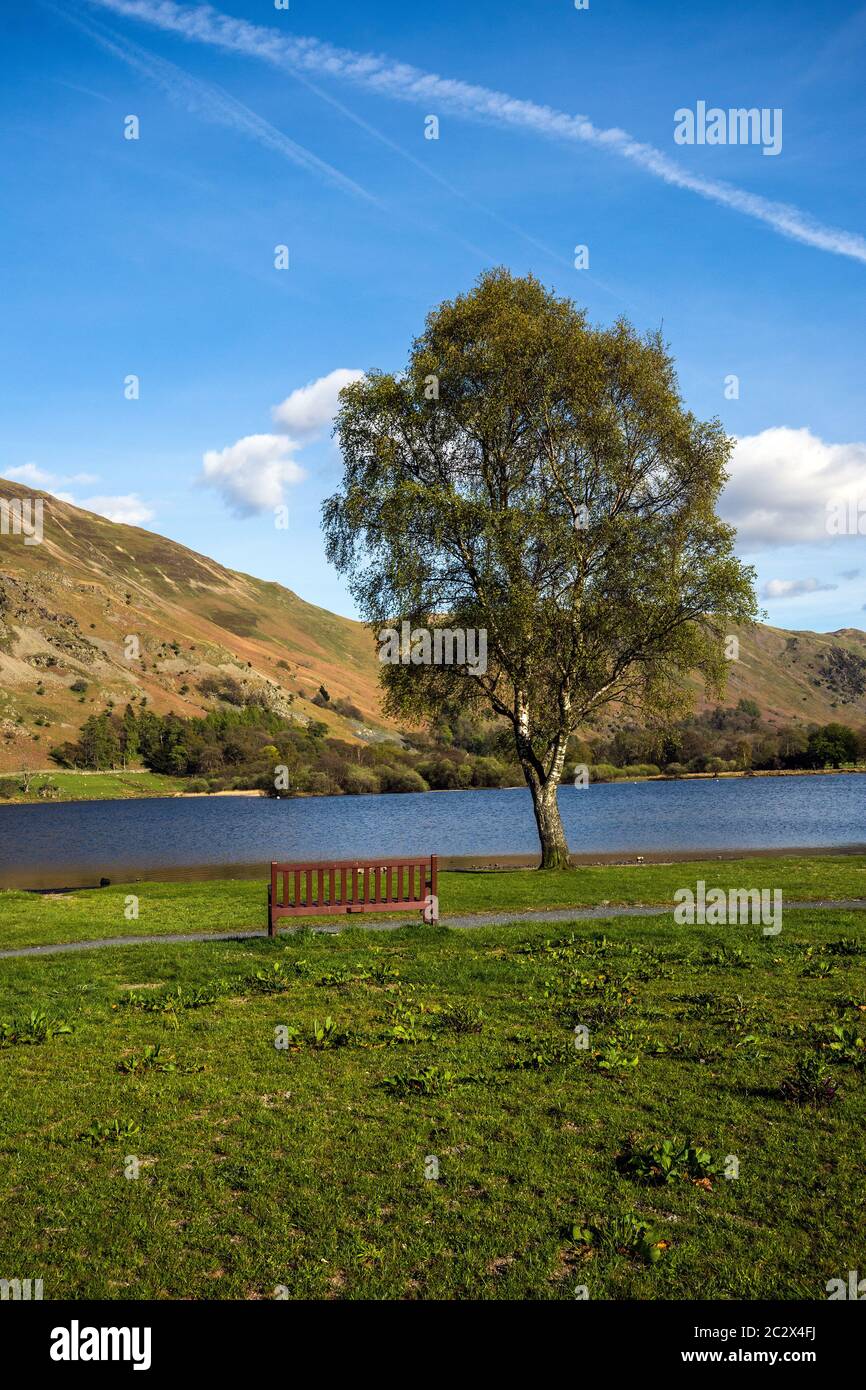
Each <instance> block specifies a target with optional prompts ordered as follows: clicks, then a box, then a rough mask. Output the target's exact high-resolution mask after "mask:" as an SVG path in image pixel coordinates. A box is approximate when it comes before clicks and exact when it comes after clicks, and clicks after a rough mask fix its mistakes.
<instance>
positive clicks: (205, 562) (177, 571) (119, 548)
mask: <svg viewBox="0 0 866 1390" xmlns="http://www.w3.org/2000/svg"><path fill="white" fill-rule="evenodd" d="M38 498H42V500H43V540H42V542H41V544H33V545H28V544H25V540H24V536H23V535H13V534H10V533H9V532H10V531H11V523H10V522H8V521H7V525H6V527H5V528H0V529H5V530H6V532H7V534H0V770H8V769H10V768H18V767H21V766H22V764H23V763H25V762H29V764H30V765H31V766H34V767H35V766H48V765H49V759H48V749H49V748H50V747H53V746H54V745H55V744H57V743H61V742H63V741H64V740H66V739H69V738H73V737H74V736H75V731H76V730H77V729H78V728H79V727H80V725H81V724H82V723H83V721H84V720H85V719H86V718H87V716H88V715H89V714H92V713H93V712H94V710H99V709H101V708H102V707H103V706H104V704H105V702H106V701H107V700H109V699H110V700H113V701H114V702H115V703H116V704H117V705H118V706H119V707H120V708H121V709H122V708H123V706H124V705H125V704H126V702H127V701H128V700H130V699H132V698H136V697H140V696H142V695H143V696H146V697H147V701H148V704H149V706H150V708H152V709H154V710H155V711H156V712H157V713H160V714H164V713H167V712H169V711H173V712H175V713H177V714H181V715H186V716H190V715H197V714H202V713H205V712H207V710H208V709H212V708H215V707H218V706H219V705H220V704H221V700H220V698H219V695H218V694H217V693H216V692H217V691H218V690H219V689H220V688H222V690H223V692H224V693H226V692H227V693H228V694H229V696H230V698H232V699H235V700H236V699H238V698H245V697H247V696H249V695H252V696H253V697H254V698H256V699H257V700H259V701H260V702H262V703H266V704H268V705H269V706H271V707H272V708H274V709H275V710H277V711H279V712H282V713H286V714H289V715H291V716H292V717H293V718H297V719H298V720H300V721H301V722H304V721H306V720H309V719H312V718H315V719H318V720H321V721H322V722H323V723H325V724H327V725H328V726H329V729H330V730H331V732H332V733H334V734H337V733H339V734H340V736H341V737H345V738H347V739H352V740H358V739H362V740H369V739H371V738H381V737H383V736H384V734H385V733H386V732H388V729H389V726H388V722H387V721H386V720H384V719H383V718H382V716H381V715H380V713H379V693H378V678H377V663H376V660H375V652H374V647H373V642H372V639H371V636H370V633H369V630H368V629H367V628H365V627H364V625H363V624H362V623H358V622H353V621H352V620H351V619H349V618H341V617H338V616H337V615H336V614H335V613H329V612H328V611H327V610H326V609H324V608H316V607H315V606H314V605H313V604H310V603H305V602H304V600H303V599H301V598H299V597H298V595H297V594H294V593H292V592H291V590H290V589H285V588H283V587H282V585H280V584H273V583H266V582H265V581H264V580H260V579H254V578H252V577H251V576H250V575H247V574H240V573H237V572H236V571H234V570H229V569H226V568H225V567H224V566H223V565H220V564H218V563H217V562H216V561H215V560H210V559H208V558H207V557H206V556H204V555H198V554H196V552H195V551H193V550H188V549H187V548H186V546H183V545H178V544H177V542H175V541H170V540H167V539H166V538H165V537H164V536H158V535H155V534H154V533H153V532H151V531H144V530H141V529H140V528H139V527H136V526H124V525H120V524H118V523H117V522H112V521H107V520H106V519H105V518H104V517H100V516H96V515H95V514H94V513H92V512H86V511H82V510H81V509H80V508H79V507H73V506H70V505H69V504H68V503H66V502H60V501H58V500H57V499H56V498H54V497H51V496H50V495H48V494H46V493H41V492H35V491H33V490H32V489H30V488H27V487H23V486H21V485H20V484H18V483H12V482H8V481H6V480H3V479H0V505H2V501H3V499H6V500H7V502H8V501H10V500H12V499H22V501H23V502H24V504H25V512H24V516H25V520H26V517H27V515H28V514H27V512H26V505H27V503H28V500H29V502H30V503H31V504H32V503H35V501H36V500H37V499H38ZM30 515H31V516H32V515H33V513H31V514H30ZM7 518H8V513H7ZM0 522H2V517H0ZM129 638H135V639H137V651H138V656H135V655H134V654H133V655H132V656H130V655H128V653H135V651H136V646H135V643H130V642H129V640H128V639H129ZM81 682H84V683H86V690H84V691H82V690H80V689H79V690H73V689H71V687H72V686H74V685H79V684H80V683H81ZM202 685H203V686H204V687H205V690H204V691H202V689H200V687H201V686H202ZM320 686H324V687H325V689H326V690H327V692H328V694H329V696H330V702H329V704H326V705H324V706H323V707H322V708H319V707H318V706H317V705H314V704H313V703H312V700H313V697H314V696H315V695H316V694H317V692H318V690H319V687H320ZM205 692H210V693H205ZM341 701H347V702H348V705H347V706H344V708H346V709H347V710H348V706H354V707H355V710H354V711H353V710H349V711H348V714H347V715H341V714H340V713H339V712H338V711H337V710H334V709H333V707H332V706H333V704H334V703H335V702H341ZM37 740H38V742H37Z"/></svg>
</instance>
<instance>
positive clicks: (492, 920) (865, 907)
mask: <svg viewBox="0 0 866 1390" xmlns="http://www.w3.org/2000/svg"><path fill="white" fill-rule="evenodd" d="M785 907H786V908H788V909H792V908H818V909H819V910H820V911H824V912H825V911H828V910H830V909H832V910H835V911H836V912H866V898H840V899H838V900H834V899H832V898H817V899H815V900H814V901H813V902H788V903H785ZM672 911H673V908H672V906H671V905H670V904H669V903H667V904H663V905H661V906H660V905H658V904H656V905H652V906H645V907H641V906H640V905H637V906H634V907H557V908H548V909H545V910H543V911H531V910H530V911H526V912H478V913H475V914H474V915H472V916H468V915H467V916H463V917H443V919H442V925H443V926H444V927H457V928H468V927H505V926H511V925H514V926H519V925H521V924H522V923H525V922H605V921H609V920H610V919H611V918H613V917H664V916H665V915H666V914H667V913H670V912H672ZM359 926H363V928H364V929H365V930H366V931H396V930H397V928H398V927H405V926H420V923H418V922H417V921H412V922H409V923H407V922H404V921H403V920H402V919H398V920H397V921H394V922H366V923H359V922H357V921H353V922H352V927H353V928H357V927H359ZM299 930H301V928H300V927H289V928H286V929H284V930H282V931H281V932H280V933H279V934H280V936H292V935H293V934H294V933H295V932H296V931H299ZM310 930H311V931H315V932H324V933H325V934H332V935H333V934H336V933H339V932H341V931H342V930H343V925H342V924H337V925H334V926H322V925H319V926H315V927H311V928H310ZM257 938H258V939H266V938H267V933H266V932H264V931H261V930H258V931H255V930H251V931H223V932H169V933H165V934H164V935H158V934H154V935H153V936H106V937H104V938H103V939H102V940H101V941H66V942H57V943H53V944H49V945H46V946H19V947H17V948H16V949H15V950H11V951H0V960H13V959H15V958H17V957H20V956H48V955H59V954H62V953H64V952H67V951H96V950H99V949H101V948H102V947H103V946H154V945H160V944H165V945H177V944H179V945H184V944H186V943H187V942H193V941H251V940H252V941H254V940H256V939H257Z"/></svg>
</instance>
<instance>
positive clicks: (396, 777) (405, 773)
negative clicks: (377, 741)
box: [379, 763, 430, 792]
mask: <svg viewBox="0 0 866 1390" xmlns="http://www.w3.org/2000/svg"><path fill="white" fill-rule="evenodd" d="M379 778H380V781H381V786H382V791H383V792H427V791H429V790H430V788H429V787H428V785H427V783H426V782H425V781H424V778H423V777H422V776H421V774H420V773H419V772H416V771H415V769H414V767H391V766H390V765H389V764H388V763H386V764H385V766H384V767H381V768H380V769H379Z"/></svg>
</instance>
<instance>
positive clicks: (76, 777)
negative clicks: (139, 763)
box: [0, 770, 185, 829]
mask: <svg viewBox="0 0 866 1390" xmlns="http://www.w3.org/2000/svg"><path fill="white" fill-rule="evenodd" d="M45 782H51V783H54V784H55V785H56V786H57V787H58V789H59V793H60V794H59V796H56V797H52V798H51V800H53V801H111V800H117V799H121V800H129V799H130V798H134V797H136V796H174V794H175V792H181V791H183V789H184V783H185V779H184V778H182V777H168V776H163V774H162V773H160V772H61V771H60V770H57V771H55V772H49V773H46V774H45V775H44V776H39V777H36V778H34V780H33V783H32V785H31V788H30V792H29V794H28V795H27V796H25V795H24V793H23V792H19V793H18V794H17V795H16V796H14V797H9V798H6V799H5V800H0V807H2V806H3V805H4V804H7V803H11V804H15V805H27V806H33V805H37V806H38V805H40V804H42V802H43V798H41V797H40V796H38V795H37V792H38V788H39V787H40V786H41V785H43V784H44V783H45ZM0 829H2V822H0Z"/></svg>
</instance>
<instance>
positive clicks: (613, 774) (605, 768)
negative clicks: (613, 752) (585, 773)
mask: <svg viewBox="0 0 866 1390" xmlns="http://www.w3.org/2000/svg"><path fill="white" fill-rule="evenodd" d="M617 771H618V769H617V768H615V767H614V766H613V764H612V763H593V764H592V766H591V767H590V769H589V780H590V782H615V781H616V778H617Z"/></svg>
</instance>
